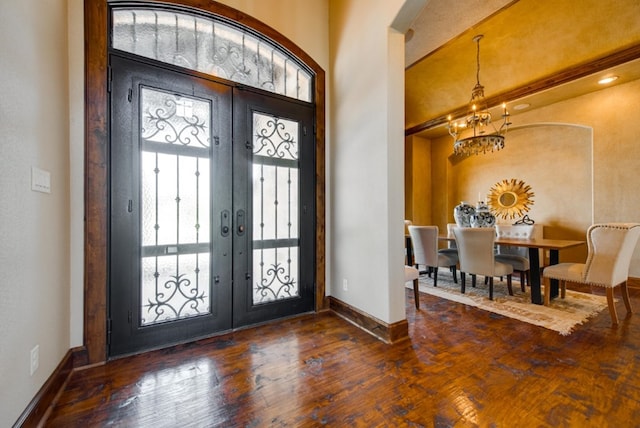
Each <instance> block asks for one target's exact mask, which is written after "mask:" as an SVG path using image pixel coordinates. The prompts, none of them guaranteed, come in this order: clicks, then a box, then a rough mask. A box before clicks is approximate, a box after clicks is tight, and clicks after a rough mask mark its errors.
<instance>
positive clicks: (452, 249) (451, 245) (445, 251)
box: [438, 223, 458, 258]
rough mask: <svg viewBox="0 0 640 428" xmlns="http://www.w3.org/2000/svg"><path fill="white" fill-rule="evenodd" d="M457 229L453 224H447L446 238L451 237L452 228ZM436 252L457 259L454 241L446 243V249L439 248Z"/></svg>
mask: <svg viewBox="0 0 640 428" xmlns="http://www.w3.org/2000/svg"><path fill="white" fill-rule="evenodd" d="M454 227H458V225H457V224H455V223H447V236H450V237H453V228H454ZM438 252H440V253H442V254H446V255H450V256H454V257H456V258H457V257H458V249H457V248H456V241H447V248H440V249H439V250H438Z"/></svg>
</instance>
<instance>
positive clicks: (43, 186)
mask: <svg viewBox="0 0 640 428" xmlns="http://www.w3.org/2000/svg"><path fill="white" fill-rule="evenodd" d="M31 190H34V191H36V192H42V193H51V173H49V171H45V170H44V169H40V168H38V167H35V166H32V167H31Z"/></svg>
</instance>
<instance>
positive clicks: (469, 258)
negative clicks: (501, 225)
mask: <svg viewBox="0 0 640 428" xmlns="http://www.w3.org/2000/svg"><path fill="white" fill-rule="evenodd" d="M453 234H454V236H455V238H456V246H457V247H458V259H459V261H460V283H461V285H460V291H461V292H462V293H464V292H465V285H466V284H465V281H466V280H465V274H469V275H471V284H472V286H473V287H475V284H476V275H483V276H484V277H486V278H489V299H490V300H493V278H494V277H496V276H498V277H500V276H506V277H507V288H508V289H509V295H510V296H513V288H512V286H511V275H512V274H513V267H511V265H509V264H506V263H501V262H498V261H496V260H495V253H494V248H493V244H494V242H495V238H496V232H495V230H494V229H493V228H492V227H457V228H455V229H454V230H453Z"/></svg>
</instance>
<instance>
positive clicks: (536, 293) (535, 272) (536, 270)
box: [529, 248, 543, 305]
mask: <svg viewBox="0 0 640 428" xmlns="http://www.w3.org/2000/svg"><path fill="white" fill-rule="evenodd" d="M529 267H530V269H531V270H530V273H531V303H535V304H536V305H542V303H543V302H542V291H541V289H540V255H539V251H538V249H537V248H529Z"/></svg>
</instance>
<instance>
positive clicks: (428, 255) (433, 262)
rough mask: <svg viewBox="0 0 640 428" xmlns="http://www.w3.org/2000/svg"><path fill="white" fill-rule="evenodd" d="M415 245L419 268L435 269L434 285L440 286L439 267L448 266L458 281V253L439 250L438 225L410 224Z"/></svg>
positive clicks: (415, 256) (412, 240)
mask: <svg viewBox="0 0 640 428" xmlns="http://www.w3.org/2000/svg"><path fill="white" fill-rule="evenodd" d="M409 234H410V235H411V242H412V244H413V245H412V246H413V262H414V265H415V266H416V267H417V268H418V269H419V268H420V265H423V266H426V267H427V269H428V271H433V286H434V287H437V286H438V268H439V267H447V268H449V269H451V270H452V272H453V282H455V283H457V282H458V278H457V274H456V265H457V264H458V257H457V255H449V254H443V253H440V252H439V251H438V226H409Z"/></svg>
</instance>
